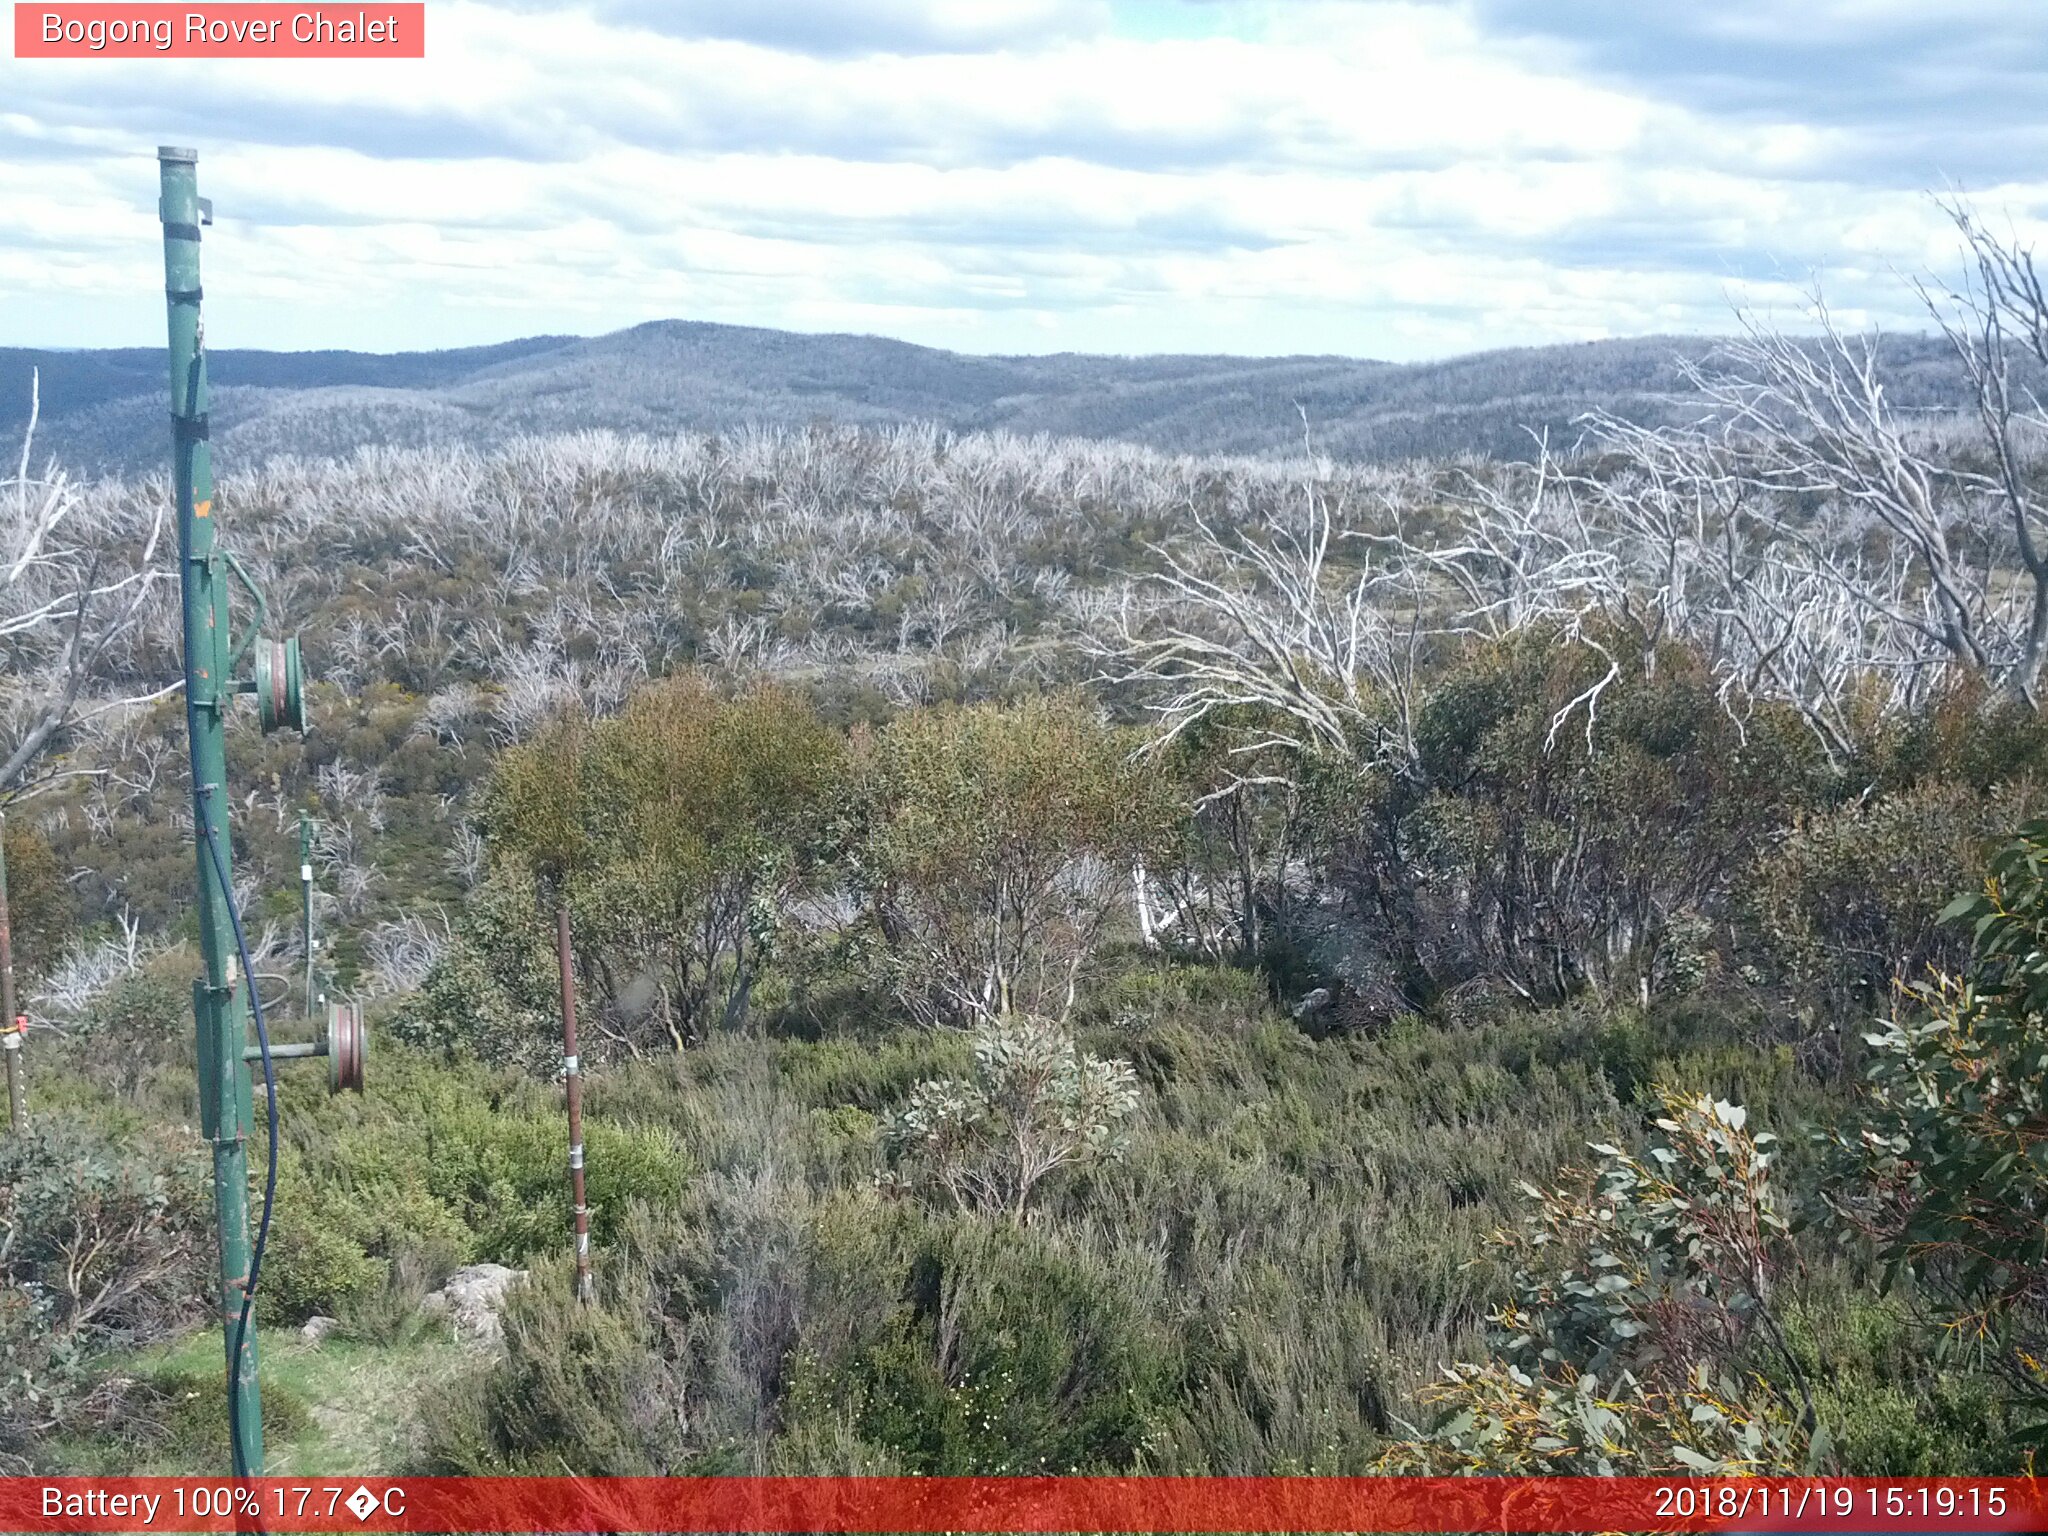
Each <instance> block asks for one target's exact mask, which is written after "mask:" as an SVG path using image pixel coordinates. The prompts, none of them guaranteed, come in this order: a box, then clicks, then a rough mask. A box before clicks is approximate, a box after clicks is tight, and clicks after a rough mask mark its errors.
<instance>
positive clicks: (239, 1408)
mask: <svg viewBox="0 0 2048 1536" xmlns="http://www.w3.org/2000/svg"><path fill="white" fill-rule="evenodd" d="M157 160H158V163H159V169H160V171H161V173H162V178H163V201H162V203H161V204H160V205H159V209H158V213H159V216H160V218H161V219H162V222H163V229H164V293H165V298H166V300H167V302H168V307H169V313H170V338H171V441H172V476H171V480H172V488H173V492H174V494H175V495H176V497H177V510H178V572H179V579H180V582H181V584H182V587H183V592H184V600H185V723H186V728H187V730H188V731H189V732H190V735H191V738H192V814H193V818H194V822H193V834H194V835H193V841H194V843H195V844H196V847H197V852H198V856H199V948H200V952H201V955H202V957H203V959H204V960H205V964H206V974H205V977H204V979H202V980H201V981H199V982H197V983H195V984H194V986H193V992H192V1001H193V1014H194V1018H195V1020H196V1023H197V1028H198V1036H199V1104H200V1119H201V1122H202V1124H203V1125H204V1128H205V1131H206V1134H207V1135H208V1136H209V1137H210V1138H211V1139H212V1141H213V1199H214V1214H215V1225H216V1228H217V1230H218V1234H219V1238H220V1312H221V1324H222V1329H223V1332H224V1334H225V1336H226V1345H225V1348H226V1350H227V1352H228V1354H229V1355H230V1356H232V1354H233V1352H234V1347H235V1343H234V1336H235V1324H236V1322H237V1320H238V1319H239V1318H240V1317H241V1313H242V1298H243V1294H244V1289H245V1287H246V1286H247V1284H248V1280H249V1257H250V1256H249V1154H248V1146H247V1141H248V1137H249V1136H250V1135H251V1134H252V1132H253V1130H254V1120H255V1117H254V1114H253V1113H252V1111H251V1107H250V1088H249V1067H248V1063H247V1062H246V1061H245V1060H244V1059H243V1051H244V1050H245V1048H246V1047H247V1045H248V1035H249V1026H248V999H247V997H246V995H245V994H244V993H243V992H242V990H241V989H240V987H239V986H238V985H237V977H236V975H235V958H234V956H235V942H234V931H233V929H232V927H231V926H230V924H229V919H228V894H229V893H228V892H227V891H226V890H225V889H223V887H222V883H221V881H222V877H221V875H220V873H219V872H218V871H217V870H216V869H215V868H214V861H213V857H212V853H211V851H210V850H209V848H208V847H207V842H208V831H207V829H208V828H211V829H212V831H211V836H212V838H213V840H214V841H215V842H216V843H217V845H218V847H219V848H220V850H221V853H222V855H223V858H222V862H223V863H225V862H226V860H227V857H228V856H230V855H231V853H232V846H233V845H232V844H231V843H230V842H229V840H228V815H227V812H228V802H227V788H226V786H227V731H226V724H227V722H226V718H225V717H226V713H227V706H228V704H229V702H230V701H231V700H232V698H233V695H234V689H233V685H232V684H231V683H230V682H229V680H228V677H227V672H228V666H229V662H230V660H231V658H230V656H229V629H228V582H229V577H228V570H227V567H226V564H225V562H224V561H223V560H222V557H221V555H220V553H219V551H218V550H217V549H216V547H215V538H214V518H213V463H212V458H211V454H210V451H209V449H208V447H207V442H206V432H207V419H206V409H207V396H206V338H205V327H204V326H203V324H202V323H201V321H200V317H199V302H200V288H199V226H200V222H201V218H202V207H201V203H200V198H199V173H198V161H199V156H198V154H197V152H196V151H193V150H189V149H159V150H158V151H157ZM227 1373H228V1391H229V1394H230V1396H231V1398H232V1399H233V1407H234V1413H233V1415H232V1419H233V1422H234V1425H235V1445H234V1468H235V1470H236V1471H237V1472H239V1473H240V1474H242V1475H244V1476H251V1477H253V1476H257V1475H259V1474H260V1473H261V1472H262V1471H263V1419H262V1406H261V1403H260V1402H259V1400H258V1397H257V1391H256V1330H255V1329H254V1328H253V1327H252V1328H250V1329H249V1330H248V1335H247V1338H246V1340H245V1342H244V1346H243V1350H242V1358H241V1359H239V1360H236V1359H233V1358H230V1359H229V1360H228V1361H227Z"/></svg>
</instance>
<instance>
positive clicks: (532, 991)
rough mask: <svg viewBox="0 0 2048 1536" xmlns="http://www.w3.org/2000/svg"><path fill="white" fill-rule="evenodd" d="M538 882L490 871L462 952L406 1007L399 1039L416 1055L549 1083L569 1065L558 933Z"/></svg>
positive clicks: (450, 954)
mask: <svg viewBox="0 0 2048 1536" xmlns="http://www.w3.org/2000/svg"><path fill="white" fill-rule="evenodd" d="M535 898H536V893H535V889H534V882H533V879H532V876H531V875H530V874H529V873H527V872H526V871H524V870H522V869H520V868H518V867H517V866H511V865H500V866H499V867H497V868H495V869H493V870H491V871H490V873H489V874H488V875H487V876H486V877H485V878H484V880H483V882H482V883H481V884H480V885H478V886H477V887H476V889H475V890H473V891H472V892H471V893H470V897H469V900H468V902H467V903H465V905H464V907H463V909H462V918H461V922H460V924H459V926H458V927H457V929H456V934H455V942H454V943H453V944H451V945H449V946H448V948H447V950H446V951H445V952H444V953H443V954H442V956H441V958H440V960H439V961H438V962H437V963H436V964H435V966H434V968H433V969H432V970H431V971H429V972H428V973H427V979H426V982H425V984H424V985H423V986H422V987H421V988H420V990H419V992H418V993H417V994H416V995H414V996H413V997H411V998H408V999H406V1001H405V1002H404V1003H403V1004H402V1005H401V1006H400V1007H399V1009H398V1010H397V1012H396V1013H395V1014H394V1016H393V1018H392V1021H391V1032H392V1034H393V1035H395V1036H396V1037H397V1038H398V1039H400V1040H403V1041H405V1042H406V1043H408V1044H410V1045H417V1046H422V1047H426V1048H429V1049H433V1050H438V1051H440V1052H442V1053H443V1054H445V1055H447V1056H450V1057H453V1056H455V1055H457V1054H461V1055H465V1056H468V1057H472V1058H474V1059H475V1060H478V1061H481V1062H486V1063H490V1064H492V1065H504V1066H517V1067H522V1068H524V1069H525V1070H527V1071H529V1072H533V1073H537V1074H542V1075H546V1074H548V1073H551V1072H553V1071H554V1070H555V1068H556V1067H557V1066H559V1064H560V1062H561V1055H562V1044H561V1042H562V1024H561V981H560V976H559V973H558V971H557V969H556V963H555V950H554V945H553V943H552V942H551V936H552V931H553V930H552V923H551V921H550V918H549V915H548V914H547V913H545V912H544V911H543V910H542V909H541V907H540V905H539V903H538V901H537V900H536V899H535Z"/></svg>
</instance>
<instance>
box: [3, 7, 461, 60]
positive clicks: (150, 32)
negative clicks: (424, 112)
mask: <svg viewBox="0 0 2048 1536" xmlns="http://www.w3.org/2000/svg"><path fill="white" fill-rule="evenodd" d="M426 11H427V8H426V6H425V4H423V3H418V0H415V3H411V4H381V3H377V4H369V5H327V6H322V5H273V4H269V3H254V4H250V3H232V4H222V3H210V4H199V5H156V4H142V5H122V4H117V3H106V0H99V3H93V4H66V3H62V0H58V3H53V4H30V3H23V0H16V4H15V7H14V56H15V57H16V58H18V59H181V58H182V59H423V58H425V57H426V54H427V16H426Z"/></svg>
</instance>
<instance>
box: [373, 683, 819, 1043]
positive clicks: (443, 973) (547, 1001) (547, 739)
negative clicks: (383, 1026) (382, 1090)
mask: <svg viewBox="0 0 2048 1536" xmlns="http://www.w3.org/2000/svg"><path fill="white" fill-rule="evenodd" d="M840 750H841V749H840V743H839V740H838V738H837V737H836V736H834V735H833V734H832V733H831V732H829V731H828V730H827V729H826V728H825V727H824V725H823V724H822V723H821V722H820V721H819V720H818V719H817V717H816V715H815V714H814V713H813V712H812V711H811V709H810V708H809V706H808V705H807V704H805V703H804V702H803V701H802V700H801V699H800V698H798V697H796V696H795V695H793V694H790V693H787V692H784V691H782V690H779V689H774V688H762V689H757V690H754V691H752V692H749V693H745V694H742V695H740V696H739V697H737V698H726V697H723V696H722V695H720V694H719V693H717V692H715V691H714V690H713V689H711V688H710V687H709V686H707V685H706V684H705V683H703V682H701V681H698V680H696V679H694V678H689V677H678V678H673V679H670V680H669V681H667V682H665V683H661V684H658V685H654V686H651V687H648V688H645V689H642V690H641V691H639V692H638V693H636V694H635V695H634V696H633V698H632V700H631V701H630V702H629V703H628V705H627V707H626V709H625V710H624V711H623V712H622V713H621V714H620V715H618V716H617V717H615V718H613V719H609V720H605V721H602V722H600V723H598V724H596V725H587V724H584V723H581V722H572V721H561V722H557V723H556V724H554V725H552V726H550V727H549V728H548V729H547V730H545V731H543V732H542V733H540V734H539V735H538V736H536V737H535V738H534V739H532V740H531V741H529V742H526V743H524V744H523V745H521V746H518V747H515V748H513V749H511V750H510V751H508V752H506V753H504V754H503V755H502V756H501V757H500V759H499V761H498V765H497V767H496V769H495V770H494V773H493V776H492V779H491V783H490V786H489V789H488V791H487V793H486V796H485V801H484V810H483V815H482V822H483V825H484V827H485V829H486V832H487V833H488V835H489V837H490V840H491V846H492V851H493V856H494V858H495V860H496V868H495V869H494V871H493V874H492V877H491V879H490V881H489V882H487V890H486V892H485V893H484V895H483V897H482V899H481V901H473V902H472V904H471V907H472V910H471V912H470V913H469V915H468V916H467V918H466V920H465V924H464V930H463V932H462V934H461V935H460V939H459V942H458V943H457V945H456V946H455V947H454V950H453V952H452V953H451V954H450V955H448V956H447V957H446V958H445V959H444V960H443V962H442V964H441V966H440V967H439V969H438V972H437V974H436V975H435V976H434V977H432V978H430V980H429V982H428V985H427V987H426V989H425V990H426V996H425V998H424V999H423V1001H422V1004H421V1006H420V1008H419V1009H418V1010H416V1012H415V1022H414V1024H413V1025H412V1026H411V1027H412V1030H413V1033H414V1036H415V1037H416V1038H420V1039H437V1038H438V1039H445V1040H461V1041H464V1042H466V1043H469V1044H471V1045H472V1046H473V1047H474V1046H480V1045H488V1046H489V1047H491V1048H492V1049H494V1050H496V1051H499V1052H501V1053H502V1055H501V1057H500V1059H511V1060H520V1061H526V1062H533V1061H536V1060H538V1059H539V1058H540V1056H542V1055H543V1054H544V1051H543V1049H542V1048H541V1046H540V1044H539V1042H540V1041H541V1040H543V1039H545V1038H546V1037H547V1035H548V1034H549V1033H550V1031H549V1030H547V1029H546V1028H544V1027H543V1026H542V1024H541V1019H542V1016H543V1014H544V1013H545V1012H547V1011H551V1010H552V1009H554V1008H555V1007H556V1004H555V1003H554V1002H553V1001H552V990H553V986H554V983H551V982H544V980H543V972H544V971H545V972H546V973H548V974H550V975H551V974H552V971H553V966H552V961H551V960H550V961H544V959H543V956H544V954H546V953H548V950H547V944H546V941H545V940H543V939H542V938H540V937H539V935H541V934H547V935H549V936H551V935H552V932H553V924H554V917H555V906H556V903H557V902H559V901H561V900H563V899H566V900H567V902H568V904H569V908H570V912H571V915H572V919H573V932H574V936H575V940H574V941H575V955H576V963H577V966H578V970H579V973H580V976H581V978H582V980H583V982H584V984H585V986H586V987H588V988H590V990H591V991H592V992H594V994H595V996H594V998H593V1001H594V1002H595V1003H596V1004H597V1007H598V1009H599V1010H601V1012H600V1013H599V1016H598V1018H596V1019H595V1020H594V1021H593V1022H595V1023H596V1024H597V1025H598V1026H599V1027H598V1028H597V1029H595V1030H594V1031H592V1035H593V1036H594V1038H591V1039H590V1043H589V1045H588V1046H587V1047H586V1048H585V1049H586V1053H587V1054H590V1055H592V1056H594V1057H602V1056H603V1055H605V1054H606V1053H607V1052H608V1051H611V1050H615V1049H618V1048H620V1047H623V1049H624V1050H625V1051H626V1052H628V1053H632V1052H637V1051H640V1050H643V1049H647V1048H650V1047H662V1046H669V1045H674V1046H677V1047H680V1046H682V1045H684V1044H686V1043H688V1042H690V1041H693V1040H701V1039H702V1038H703V1037H704V1036H705V1035H706V1034H707V1033H708V1032H709V1031H710V1030H712V1029H713V1028H715V1027H720V1026H723V1027H732V1026H734V1025H737V1024H739V1023H741V1022H743V1021H744V1020H745V1018H746V1016H747V1013H748V1009H749V1006H750V1003H751V999H752V995H753V992H754V989H755V987H756V986H757V985H758V984H759V983H760V981H761V977H762V972H763V968H764V967H765V966H766V964H767V963H768V961H769V959H770V958H771V957H772V955H773V953H774V949H775V942H776V938H777V935H778V933H779V931H780V928H781V925H782V920H783V916H784V910H785V908H786V906H787V905H788V903H789V902H790V901H791V899H792V898H793V897H794V896H795V895H796V894H797V892H798V890H799V889H800V887H801V885H802V883H803V881H804V879H805V877H806V875H807V873H808V871H809V869H810V867H811V865H812V863H813V862H814V859H815V855H816V852H817V843H818V840H819V838H820V836H821V834H822V829H823V823H824V818H825V815H826V809H827V805H828V800H829V795H830V791H831V789H832V786H833V785H834V784H835V782H836V779H837V775H838V772H839V754H840ZM536 880H538V884H539V887H540V889H539V890H538V892H537V893H536V892H533V891H532V887H533V885H534V883H535V881H536ZM536 902H537V904H538V907H539V912H538V913H530V912H529V908H530V907H532V906H533V905H534V904H535V903H536ZM479 908H481V910H478V909H479ZM553 1032H554V1033H558V1029H557V1030H556V1031H553Z"/></svg>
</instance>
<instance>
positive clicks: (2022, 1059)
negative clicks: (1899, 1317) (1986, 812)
mask: <svg viewBox="0 0 2048 1536" xmlns="http://www.w3.org/2000/svg"><path fill="white" fill-rule="evenodd" d="M1947 915H1948V916H1949V917H1952V918H1956V919H1960V920H1964V921H1966V922H1967V923H1968V925H1969V932H1970V935H1971V953H1970V960H1969V964H1968V967H1967V968H1966V970H1965V971H1964V973H1963V975H1962V976H1961V977H1960V978H1955V977H1942V978H1939V979H1938V980H1937V981H1935V982H1934V983H1932V984H1929V985H1927V986H1925V987H1922V988H1920V989H1918V991H1917V993H1916V996H1915V999H1914V1002H1915V1003H1916V1005H1917V1007H1916V1009H1915V1011H1914V1012H1913V1013H1910V1014H1908V1013H1905V1012H1904V1011H1903V1010H1902V1011H1901V1012H1900V1013H1897V1014H1895V1015H1894V1016H1893V1017H1891V1018H1889V1019H1887V1020H1885V1021H1883V1022H1882V1024H1881V1025H1880V1027H1879V1028H1878V1029H1876V1030H1875V1031H1873V1032H1872V1033H1870V1034H1869V1035H1868V1036H1866V1040H1867V1042H1868V1044H1869V1046H1870V1050H1871V1064H1870V1069H1869V1080H1868V1089H1867V1092H1866V1094H1865V1096H1864V1099H1863V1101H1862V1103H1861V1104H1860V1105H1859V1107H1858V1111H1857V1114H1856V1116H1855V1117H1854V1120H1853V1122H1852V1124H1851V1125H1850V1126H1849V1128H1848V1129H1846V1130H1845V1131H1844V1132H1843V1133H1842V1134H1841V1136H1840V1138H1839V1143H1838V1145H1839V1148H1840V1151H1841V1154H1842V1157H1843V1159H1844V1171H1845V1172H1847V1173H1849V1174H1851V1175H1853V1178H1838V1180H1837V1181H1836V1182H1835V1183H1834V1184H1833V1185H1832V1186H1831V1189H1830V1193H1831V1195H1832V1197H1833V1201H1834V1205H1835V1209H1836V1211H1837V1213H1838V1214H1839V1215H1840V1216H1841V1217H1842V1218H1843V1219H1844V1220H1845V1221H1846V1222H1847V1223H1848V1224H1849V1225H1850V1226H1851V1227H1852V1228H1853V1229H1855V1230H1858V1231H1860V1232H1862V1233H1863V1234H1865V1235H1867V1236H1869V1237H1871V1238H1873V1239H1874V1240H1875V1241H1876V1243H1877V1244H1878V1246H1879V1250H1880V1253H1881V1255H1882V1257H1883V1259H1884V1261H1885V1263H1886V1264H1887V1266H1888V1269H1887V1275H1888V1278H1892V1279H1897V1278H1899V1277H1902V1276H1910V1277H1911V1279H1912V1280H1913V1282H1914V1288H1915V1292H1916V1294H1917V1295H1918V1296H1919V1297H1920V1298H1921V1300H1922V1301H1923V1303H1924V1304H1926V1305H1927V1306H1929V1308H1930V1309H1931V1310H1932V1311H1933V1313H1934V1315H1935V1317H1936V1319H1937V1320H1938V1321H1939V1322H1940V1324H1941V1325H1942V1326H1941V1331H1940V1333H1939V1335H1938V1337H1939V1339H1940V1341H1941V1343H1942V1352H1943V1354H1944V1355H1945V1356H1948V1357H1956V1356H1960V1355H1986V1356H1989V1357H1990V1358H1992V1359H1993V1360H1995V1361H1996V1362H1997V1363H1998V1365H1999V1367H2000V1368H2001V1369H2002V1371H2003V1374H2004V1376H2005V1378H2006V1381H2007V1384H2008V1386H2009V1389H2010V1390H2011V1391H2012V1393H2013V1394H2014V1396H2015V1398H2016V1400H2017V1401H2018V1403H2019V1404H2020V1405H2021V1408H2022V1410H2023V1412H2024V1414H2025V1415H2026V1416H2027V1417H2028V1418H2029V1419H2030V1420H2032V1421H2033V1422H2031V1423H2030V1424H2029V1425H2028V1426H2027V1428H2026V1433H2027V1434H2028V1435H2029V1436H2031V1437H2033V1438H2035V1439H2036V1440H2038V1439H2039V1438H2041V1437H2042V1436H2044V1435H2048V1366H2044V1365H2043V1363H2042V1362H2043V1361H2044V1360H2048V1306H2044V1301H2043V1297H2044V1295H2048V1259H2044V1255H2043V1251H2042V1242H2041V1235H2042V1231H2043V1223H2044V1221H2048V1166H2044V1160H2043V1158H2042V1156H2041V1155H2040V1149H2041V1147H2042V1146H2043V1145H2044V1144H2048V1075H2044V1066H2048V821H2035V822H2030V823H2028V824H2027V825H2026V826H2025V827H2023V828H2021V829H2020V831H2019V833H2018V835H2017V836H2016V837H2015V838H2014V839H2013V840H2012V841H2011V842H2009V843H2008V844H2006V845H2005V846H2004V847H2003V848H2001V849H2000V850H1999V851H1998V852H1997V854H1996V855H1995V856H1994V857H1993V858H1992V859H1991V861H1990V868H1989V870H1988V872H1987V873H1986V875H1985V877H1984V882H1983V886H1982V889H1981V890H1980V891H1979V892H1978V893H1977V894H1975V895H1970V896H1964V897H1962V898H1960V899H1958V900H1957V901H1956V902H1955V903H1953V904H1952V905H1951V906H1950V908H1949V909H1948V912H1947Z"/></svg>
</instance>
